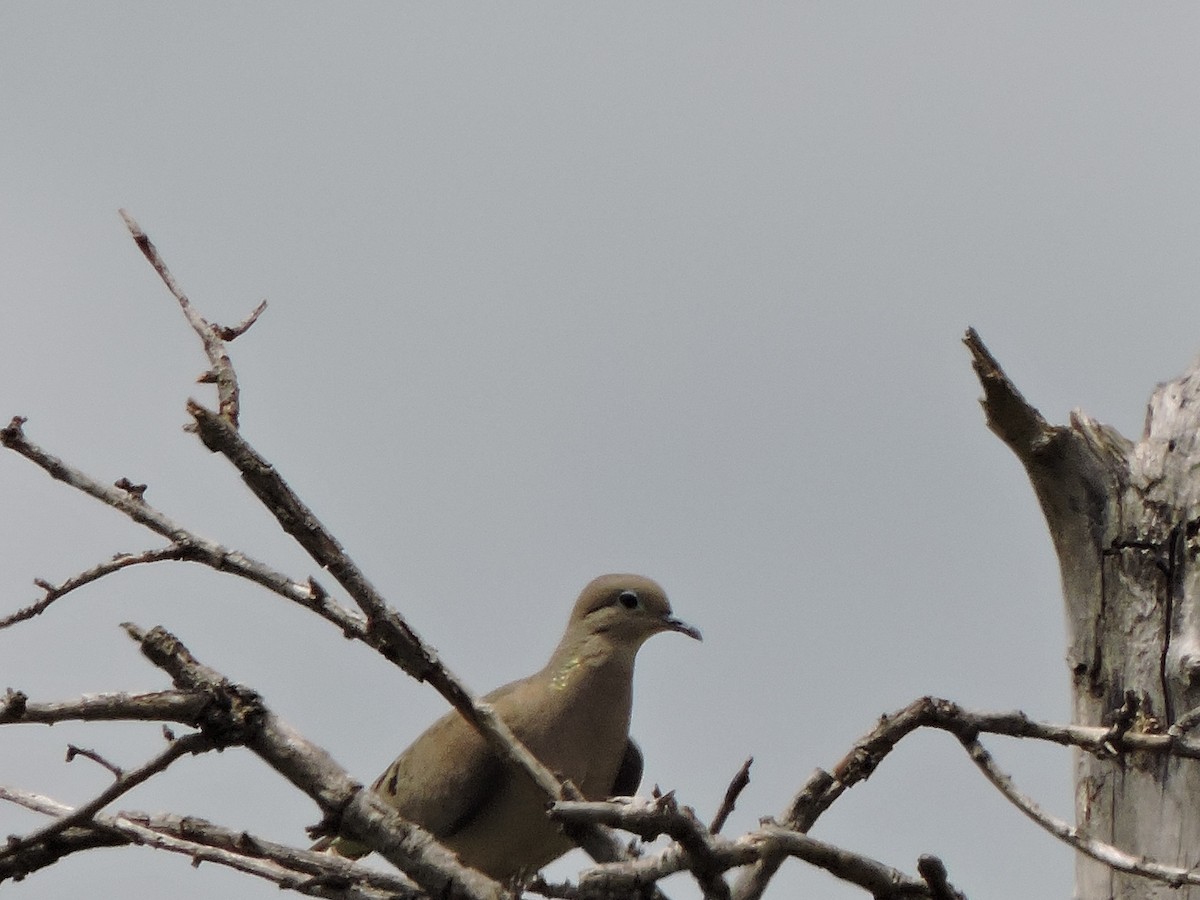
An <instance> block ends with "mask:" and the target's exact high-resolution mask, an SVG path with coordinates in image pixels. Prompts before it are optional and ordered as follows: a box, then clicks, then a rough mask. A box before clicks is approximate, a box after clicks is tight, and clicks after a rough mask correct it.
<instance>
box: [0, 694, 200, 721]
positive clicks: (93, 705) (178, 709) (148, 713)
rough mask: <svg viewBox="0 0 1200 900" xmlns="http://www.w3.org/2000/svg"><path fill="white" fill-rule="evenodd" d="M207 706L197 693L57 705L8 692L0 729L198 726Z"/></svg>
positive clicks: (96, 697) (104, 697)
mask: <svg viewBox="0 0 1200 900" xmlns="http://www.w3.org/2000/svg"><path fill="white" fill-rule="evenodd" d="M210 702H212V699H211V698H210V697H208V696H206V695H204V694H202V693H199V692H197V691H154V692H151V693H148V694H126V693H111V694H87V695H85V696H83V697H79V698H77V699H74V700H65V701H60V702H57V703H30V702H29V701H28V698H27V697H26V696H25V694H23V693H21V692H20V691H13V690H11V689H10V690H9V691H8V694H7V695H6V696H5V697H4V698H3V699H2V700H0V725H5V724H11V723H31V724H42V725H53V724H54V723H55V722H67V721H73V720H82V721H90V722H96V721H145V722H162V721H167V722H180V723H182V724H184V725H192V726H197V725H199V723H200V719H201V715H202V713H203V711H204V709H205V707H206V706H207V705H208V704H209V703H210Z"/></svg>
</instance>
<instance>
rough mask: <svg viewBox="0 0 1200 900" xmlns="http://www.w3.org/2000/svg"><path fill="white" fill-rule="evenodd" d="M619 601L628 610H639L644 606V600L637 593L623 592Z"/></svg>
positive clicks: (618, 598)
mask: <svg viewBox="0 0 1200 900" xmlns="http://www.w3.org/2000/svg"><path fill="white" fill-rule="evenodd" d="M617 601H618V602H619V603H620V604H621V605H622V606H623V607H625V608H626V609H637V608H638V607H639V606H641V605H642V600H641V598H640V597H639V596H638V595H637V592H636V591H621V595H620V596H619V597H617Z"/></svg>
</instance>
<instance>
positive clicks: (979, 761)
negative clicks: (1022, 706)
mask: <svg viewBox="0 0 1200 900" xmlns="http://www.w3.org/2000/svg"><path fill="white" fill-rule="evenodd" d="M959 740H960V741H961V742H962V745H963V747H964V748H965V749H966V751H967V755H968V756H970V757H971V761H972V762H973V763H975V765H976V766H978V767H979V770H980V771H981V772H983V774H984V776H985V777H986V778H987V780H988V781H990V782H991V783H992V785H993V786H994V787H995V788H996V789H997V790H998V791H1000V793H1001V794H1003V795H1004V797H1005V799H1006V800H1008V801H1009V802H1010V803H1012V804H1013V806H1015V807H1016V808H1017V809H1019V810H1021V812H1023V813H1025V815H1026V816H1028V817H1029V818H1030V819H1031V820H1032V821H1033V822H1036V823H1037V825H1038V826H1039V827H1041V828H1042V829H1043V830H1045V831H1046V832H1048V833H1049V834H1052V835H1054V837H1056V838H1058V839H1059V840H1060V841H1062V842H1063V843H1065V844H1067V845H1068V846H1070V847H1072V848H1074V849H1075V850H1078V851H1079V852H1080V853H1082V854H1084V855H1085V856H1090V857H1091V858H1092V859H1095V860H1098V861H1099V862H1102V863H1104V864H1105V865H1106V866H1109V867H1110V868H1113V869H1116V870H1117V871H1119V872H1128V873H1130V874H1132V875H1142V876H1144V877H1146V878H1151V879H1154V880H1155V881H1161V882H1165V883H1166V884H1169V885H1170V886H1171V887H1180V886H1181V885H1185V884H1195V885H1200V872H1197V871H1196V870H1194V869H1181V868H1179V867H1177V866H1167V865H1163V864H1162V863H1157V862H1154V861H1153V860H1149V859H1146V858H1145V857H1140V856H1134V855H1133V854H1131V853H1127V852H1126V851H1124V850H1122V849H1120V848H1119V847H1114V846H1113V845H1112V844H1106V843H1104V842H1103V841H1098V840H1096V839H1095V838H1093V837H1090V836H1088V835H1087V834H1085V833H1084V832H1082V831H1081V830H1080V829H1078V828H1076V827H1075V826H1074V825H1071V824H1069V823H1067V822H1065V821H1063V820H1062V819H1060V818H1058V817H1057V816H1054V815H1051V814H1050V813H1048V812H1046V811H1045V810H1044V809H1042V808H1041V807H1040V806H1038V804H1037V803H1035V802H1034V801H1033V800H1032V799H1031V798H1030V797H1028V796H1026V795H1025V794H1023V793H1022V792H1021V791H1020V790H1018V789H1017V787H1016V785H1014V784H1013V781H1012V778H1011V777H1010V776H1009V775H1008V774H1007V773H1005V772H1003V771H1001V769H1000V768H999V766H997V765H996V763H995V761H994V760H993V759H992V756H991V754H990V753H988V751H987V750H986V749H984V747H983V745H982V744H980V743H979V741H978V740H976V739H974V738H972V737H970V736H969V735H961V736H960V737H959Z"/></svg>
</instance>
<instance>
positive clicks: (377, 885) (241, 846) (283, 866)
mask: <svg viewBox="0 0 1200 900" xmlns="http://www.w3.org/2000/svg"><path fill="white" fill-rule="evenodd" d="M0 800H7V801H9V802H11V803H15V804H17V805H19V806H22V807H24V808H26V809H29V810H33V811H34V812H40V813H43V814H45V815H50V816H57V817H62V816H66V815H70V814H71V813H73V812H74V811H75V810H74V809H72V808H71V807H70V806H66V805H64V804H62V803H59V802H58V801H56V800H53V799H51V798H49V797H45V796H42V795H40V794H34V793H31V792H29V791H19V790H16V789H13V788H7V787H4V786H0ZM93 823H94V825H95V826H99V828H100V829H101V831H100V832H98V833H100V834H102V835H103V836H104V837H105V838H107V840H106V843H124V844H138V845H142V846H149V847H154V848H156V849H159V850H166V851H168V852H171V853H181V854H184V855H186V856H189V857H191V858H192V861H193V864H194V865H199V864H200V863H202V862H211V863H216V864H218V865H222V866H227V867H229V868H232V869H236V870H238V871H241V872H246V873H248V874H251V875H255V876H258V877H259V878H263V879H266V880H268V881H271V882H273V883H275V884H278V885H279V886H280V887H281V888H288V889H291V890H294V891H298V892H300V893H304V894H310V895H312V896H318V897H335V896H336V897H339V898H355V900H358V898H361V900H367V898H372V900H382V898H393V900H417V898H418V897H421V896H425V895H424V894H423V892H421V891H420V890H419V889H418V888H417V887H416V886H415V885H414V884H412V883H411V882H409V881H406V880H405V879H404V878H402V877H400V876H396V875H391V874H389V873H386V872H380V871H377V870H375V869H371V868H368V867H366V866H361V865H358V864H357V863H354V862H352V861H351V860H348V859H345V858H342V857H339V856H335V855H332V854H328V853H313V852H311V851H308V850H299V849H297V848H295V847H288V846H286V845H284V844H278V843H274V842H272V841H267V840H264V839H263V838H260V837H256V836H254V835H251V834H247V833H246V832H244V831H235V830H233V829H229V828H223V827H221V826H219V825H214V824H213V823H212V822H209V821H206V820H205V819H201V818H198V817H196V816H178V815H149V814H147V813H138V812H121V813H116V814H114V815H105V814H101V813H98V814H97V815H95V816H93ZM60 837H61V836H60ZM88 846H89V845H88V844H87V843H86V842H84V841H82V840H81V841H80V842H79V849H88ZM55 849H56V850H60V849H61V848H60V847H59V846H57V845H56V848H55ZM61 855H65V854H61V853H60V856H61ZM3 874H4V873H3V871H2V870H0V881H2V880H3Z"/></svg>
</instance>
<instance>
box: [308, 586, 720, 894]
mask: <svg viewBox="0 0 1200 900" xmlns="http://www.w3.org/2000/svg"><path fill="white" fill-rule="evenodd" d="M660 631H678V632H680V633H682V634H686V635H689V636H691V637H694V638H696V639H697V640H699V639H700V632H699V631H697V630H696V629H695V628H693V627H692V626H690V625H687V624H685V623H683V622H681V621H679V620H678V619H676V618H675V617H674V616H673V615H672V614H671V605H670V603H668V602H667V598H666V595H665V594H664V593H663V590H662V588H661V587H659V586H658V585H657V584H656V583H655V582H653V581H651V580H650V579H649V578H643V577H641V576H639V575H602V576H600V577H599V578H597V579H595V580H594V581H592V582H591V583H590V584H588V586H587V587H585V588H584V589H583V593H581V594H580V595H579V599H578V600H577V601H576V602H575V607H574V609H573V610H572V612H571V618H570V620H569V621H568V623H567V629H566V633H565V634H564V635H563V638H562V640H561V641H560V642H559V645H558V647H557V649H555V651H554V653H553V655H551V657H550V661H549V662H548V663H547V664H546V665H545V667H543V668H542V669H541V670H540V671H538V672H536V673H534V674H533V675H530V676H529V677H528V678H523V679H521V680H520V681H514V682H512V683H511V684H506V685H505V686H504V687H501V688H497V689H496V690H494V691H492V692H491V693H490V694H488V695H487V696H486V697H485V698H484V699H485V700H486V701H487V702H488V703H490V704H492V706H493V707H494V708H495V710H496V712H497V713H498V714H499V715H500V717H501V718H503V719H504V721H505V723H506V724H507V725H508V727H509V728H511V729H512V731H513V733H514V734H515V735H516V736H517V737H518V738H519V739H520V740H521V742H522V743H524V744H525V746H527V747H528V748H529V749H530V751H531V752H532V753H533V754H534V755H535V756H536V757H537V758H538V759H540V760H541V761H542V763H543V764H545V765H546V766H547V767H548V768H550V769H551V770H552V771H554V772H555V773H557V774H558V775H559V776H560V777H562V778H566V779H570V781H571V782H573V783H574V784H575V786H576V787H578V788H579V789H580V791H582V793H583V794H584V796H585V797H587V798H589V799H602V798H605V797H610V796H620V795H625V794H631V793H633V792H634V791H635V790H636V789H637V786H638V784H639V783H640V781H641V775H642V757H641V753H640V752H639V751H638V749H637V745H635V744H634V743H633V741H631V740H630V739H629V716H630V709H631V704H632V700H633V663H634V657H635V656H636V655H637V651H638V648H639V647H641V645H642V643H643V642H644V641H645V640H646V639H647V638H649V637H650V636H652V635H654V634H657V633H658V632H660ZM372 790H374V791H377V792H378V793H379V794H381V795H382V796H383V797H385V798H386V799H387V800H388V801H389V802H390V803H391V804H392V805H393V806H395V807H396V809H397V811H398V812H399V813H400V814H401V815H402V816H404V818H406V819H409V820H411V821H413V822H416V823H417V824H419V825H421V826H422V827H423V828H425V829H427V830H428V831H430V832H431V833H432V834H433V835H434V836H435V837H437V838H438V840H440V841H442V843H444V844H445V845H446V846H448V847H449V848H450V849H451V850H453V851H454V852H455V853H457V854H458V857H459V859H461V860H462V861H463V862H464V863H466V864H467V865H469V866H472V867H473V868H476V869H478V870H480V871H481V872H484V873H485V874H487V875H490V876H491V877H493V878H496V879H501V880H503V879H508V878H512V877H515V876H518V875H521V874H530V873H533V872H535V871H537V870H538V869H540V868H541V867H542V866H544V865H546V863H548V862H550V861H552V860H554V859H556V858H557V857H559V856H561V855H562V854H563V853H566V852H567V851H568V850H570V849H571V847H572V846H573V845H572V843H571V842H570V841H569V840H568V839H567V838H566V837H564V836H563V835H562V834H561V833H560V832H559V831H558V830H557V829H556V828H555V826H554V825H553V823H551V822H550V820H549V819H548V818H547V817H546V798H545V796H544V795H543V794H542V793H541V792H540V791H539V790H538V789H537V788H536V787H535V786H534V785H533V784H532V782H530V781H529V779H528V778H527V777H525V776H524V775H523V774H518V773H515V772H512V771H510V770H509V769H508V768H507V767H505V766H504V765H502V764H501V762H500V761H499V760H498V759H497V758H496V757H495V756H494V755H493V754H492V753H491V752H490V751H489V749H488V748H487V745H486V743H485V742H484V740H483V738H482V737H480V735H479V734H478V733H477V732H476V731H475V729H474V728H472V727H471V726H470V725H468V724H467V722H466V720H465V719H463V718H462V716H460V715H459V714H458V713H457V712H454V711H452V712H450V713H448V714H447V715H445V716H443V717H442V718H441V719H439V720H438V721H437V722H435V723H434V724H433V725H432V726H430V728H429V729H428V730H427V731H425V733H424V734H422V735H421V736H420V737H418V738H417V739H416V740H415V741H414V742H413V743H412V745H411V746H409V748H408V749H407V750H405V751H404V752H403V753H402V754H401V755H400V756H399V757H398V758H397V759H396V760H395V762H393V763H392V764H391V765H390V766H388V768H387V769H386V770H385V771H384V773H383V774H382V775H381V776H379V778H378V779H377V780H376V781H375V783H374V784H373V785H372ZM315 846H316V849H327V848H328V849H332V850H333V851H335V852H337V853H340V854H341V855H343V856H351V857H355V858H357V857H359V856H362V855H364V853H365V852H366V848H365V847H363V846H362V845H360V844H356V843H354V842H353V841H349V840H347V839H345V838H336V839H323V840H322V841H318V842H317V844H316V845H315Z"/></svg>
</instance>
